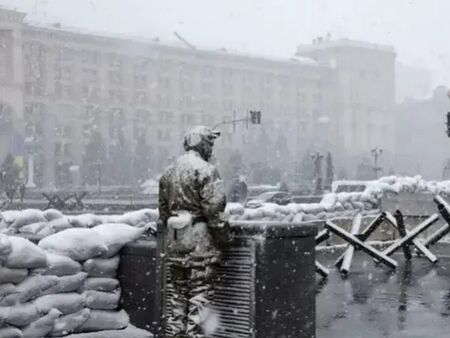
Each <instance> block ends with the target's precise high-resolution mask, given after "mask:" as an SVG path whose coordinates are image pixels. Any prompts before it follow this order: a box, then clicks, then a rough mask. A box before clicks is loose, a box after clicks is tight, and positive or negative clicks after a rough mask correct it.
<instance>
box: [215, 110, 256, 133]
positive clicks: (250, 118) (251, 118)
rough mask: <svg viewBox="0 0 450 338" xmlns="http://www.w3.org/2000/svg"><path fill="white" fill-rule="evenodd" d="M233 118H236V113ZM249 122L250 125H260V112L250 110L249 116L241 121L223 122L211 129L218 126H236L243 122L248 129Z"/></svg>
mask: <svg viewBox="0 0 450 338" xmlns="http://www.w3.org/2000/svg"><path fill="white" fill-rule="evenodd" d="M234 116H236V112H235V113H234ZM249 121H250V123H251V124H261V112H260V111H255V110H250V112H249V114H248V115H247V116H246V117H245V118H243V119H236V118H234V119H233V120H228V121H227V120H225V121H222V122H219V123H217V124H215V125H214V126H213V127H212V129H216V128H217V127H219V126H222V125H226V124H233V125H236V123H239V122H245V123H246V126H247V128H248V124H249ZM234 131H235V129H234Z"/></svg>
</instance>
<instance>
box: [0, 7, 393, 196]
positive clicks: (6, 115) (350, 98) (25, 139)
mask: <svg viewBox="0 0 450 338" xmlns="http://www.w3.org/2000/svg"><path fill="white" fill-rule="evenodd" d="M0 16H1V20H0V41H1V46H0V107H1V109H2V115H1V116H0V118H1V119H0V137H1V140H2V143H1V145H0V155H1V156H2V158H4V156H5V155H6V154H7V153H8V152H12V153H13V155H14V156H16V157H23V158H25V159H29V158H30V157H33V159H34V161H33V168H34V172H35V180H36V183H37V185H38V186H40V187H44V188H48V187H64V186H67V185H69V186H78V185H81V184H114V185H121V184H134V183H136V181H137V177H139V179H144V178H146V177H150V176H153V177H154V176H156V175H157V173H159V172H160V171H161V170H162V168H163V167H164V166H166V165H167V164H168V162H170V158H172V157H174V156H177V155H178V154H179V153H180V151H181V142H180V141H181V139H182V136H183V135H184V133H185V131H186V130H187V129H188V128H190V127H192V126H194V125H197V124H204V125H209V126H214V125H217V124H219V123H220V122H222V121H228V120H232V119H235V118H238V119H239V118H244V117H245V116H247V114H248V111H249V110H260V111H262V115H263V123H262V125H261V126H248V123H245V122H244V123H240V124H235V125H233V124H231V125H230V124H225V125H220V126H219V127H218V128H220V129H221V130H222V132H223V138H222V139H221V142H219V144H218V149H217V157H218V159H219V164H220V163H224V164H225V165H227V164H229V162H230V161H231V160H230V154H234V155H233V156H235V158H241V159H242V158H243V159H245V162H246V163H245V167H246V168H247V169H246V170H249V168H251V167H253V168H260V167H261V165H262V164H264V163H273V164H274V165H275V166H277V168H276V169H277V170H278V175H276V179H280V177H281V176H282V174H285V175H288V174H290V173H291V172H292V171H293V170H294V168H295V167H296V166H297V165H298V163H297V162H298V159H299V158H301V157H302V156H305V154H307V153H308V152H310V151H315V150H324V151H325V150H326V151H332V152H335V153H336V156H335V158H340V159H341V160H340V165H342V166H345V165H346V164H347V163H346V161H347V158H351V159H352V160H354V159H355V158H357V156H360V155H361V154H362V153H365V152H367V151H368V149H369V148H370V147H373V146H380V147H383V148H384V149H386V150H387V151H391V149H392V144H391V143H393V139H392V136H391V133H392V130H393V129H392V128H393V125H392V124H391V115H390V114H391V110H390V109H391V106H392V104H393V101H394V96H395V90H394V87H393V80H394V79H393V76H394V75H393V74H394V68H393V67H394V63H393V62H394V61H393V60H394V59H395V53H394V52H393V51H392V50H391V49H389V48H384V47H383V48H381V47H380V48H374V47H373V46H369V45H363V44H358V45H356V46H354V45H351V44H350V43H346V42H345V43H344V42H342V41H341V42H337V43H336V44H335V45H332V44H330V45H325V44H324V45H322V46H318V45H311V46H309V47H308V48H302V49H301V50H300V49H299V53H298V55H299V56H297V57H293V58H291V59H273V58H265V57H261V56H250V55H241V54H238V53H230V52H227V51H225V50H205V49H197V48H195V47H193V46H191V45H188V44H186V45H180V46H175V45H165V44H162V43H160V42H158V41H143V40H139V39H131V38H123V37H111V36H102V35H96V34H91V33H85V32H78V31H75V30H69V29H64V28H61V27H60V26H58V25H55V26H52V27H41V26H37V25H31V24H28V23H27V22H26V21H24V20H25V15H24V14H23V13H19V12H15V11H10V10H3V9H2V10H0ZM367 63H369V65H370V67H367ZM370 88H375V90H368V89H370ZM25 169H26V166H25ZM271 169H273V168H271ZM280 172H281V174H280Z"/></svg>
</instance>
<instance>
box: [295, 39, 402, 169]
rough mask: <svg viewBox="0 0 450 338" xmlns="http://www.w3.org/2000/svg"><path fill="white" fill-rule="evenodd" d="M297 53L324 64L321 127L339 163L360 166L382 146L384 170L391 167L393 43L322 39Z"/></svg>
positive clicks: (393, 97)
mask: <svg viewBox="0 0 450 338" xmlns="http://www.w3.org/2000/svg"><path fill="white" fill-rule="evenodd" d="M297 53H298V55H302V56H307V57H310V58H313V59H314V60H316V61H317V62H319V63H320V65H321V69H322V72H323V75H322V76H321V80H322V86H321V90H320V92H321V98H322V102H321V117H320V119H319V120H318V121H317V122H318V123H317V128H319V129H318V130H320V129H321V128H322V130H325V132H323V133H320V134H321V137H322V144H325V148H327V149H331V151H332V152H333V153H334V154H335V158H337V160H338V161H339V164H340V165H341V166H343V165H342V163H346V166H347V168H349V167H350V168H356V167H357V165H358V164H359V163H361V161H365V160H366V161H367V160H369V159H370V149H373V148H375V147H378V148H381V149H383V151H384V152H383V164H384V167H385V169H387V170H389V169H390V168H392V166H393V153H394V150H395V149H394V145H395V141H394V138H395V113H394V112H395V58H396V54H395V51H394V48H392V47H389V46H384V45H376V44H370V43H365V42H358V41H351V40H347V39H343V40H337V41H328V40H326V39H322V38H318V39H316V41H315V42H314V43H313V44H312V45H308V46H299V47H298V50H297ZM324 135H328V138H327V137H326V136H324ZM365 158H367V159H365ZM343 167H345V166H343ZM349 174H350V175H351V176H353V175H352V174H354V173H349Z"/></svg>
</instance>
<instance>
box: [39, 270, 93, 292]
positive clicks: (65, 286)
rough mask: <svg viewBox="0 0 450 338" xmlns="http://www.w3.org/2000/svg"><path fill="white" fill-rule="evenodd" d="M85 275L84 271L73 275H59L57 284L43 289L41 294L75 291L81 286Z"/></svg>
mask: <svg viewBox="0 0 450 338" xmlns="http://www.w3.org/2000/svg"><path fill="white" fill-rule="evenodd" d="M86 277H87V273H86V272H79V273H77V274H75V275H69V276H62V277H59V281H58V284H56V285H55V286H52V287H51V288H50V289H48V290H47V291H45V292H44V293H43V295H51V294H56V293H67V292H72V291H76V290H78V289H79V288H81V286H82V285H83V282H84V280H85V279H86Z"/></svg>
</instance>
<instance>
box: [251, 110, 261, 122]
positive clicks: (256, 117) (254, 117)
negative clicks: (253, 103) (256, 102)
mask: <svg viewBox="0 0 450 338" xmlns="http://www.w3.org/2000/svg"><path fill="white" fill-rule="evenodd" d="M250 122H251V123H252V124H261V111H259V110H250Z"/></svg>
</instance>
